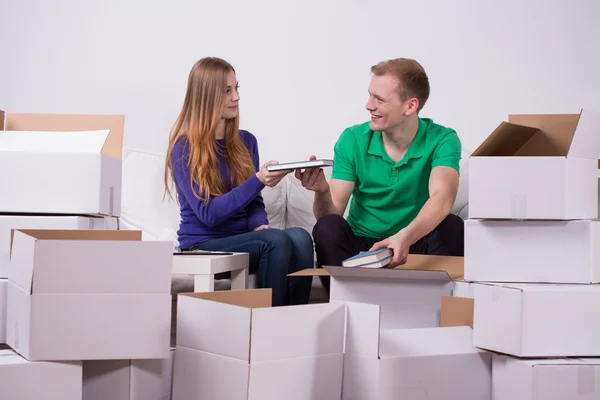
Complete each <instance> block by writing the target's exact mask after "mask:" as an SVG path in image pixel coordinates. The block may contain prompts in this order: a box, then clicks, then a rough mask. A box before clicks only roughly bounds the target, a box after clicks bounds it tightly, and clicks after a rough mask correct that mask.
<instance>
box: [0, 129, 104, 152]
mask: <svg viewBox="0 0 600 400" xmlns="http://www.w3.org/2000/svg"><path fill="white" fill-rule="evenodd" d="M109 133H110V131H109V130H102V131H86V132H75V131H73V132H40V131H0V150H1V151H5V152H30V153H91V154H99V153H101V152H102V148H103V146H104V144H105V142H106V140H107V138H108V135H109Z"/></svg>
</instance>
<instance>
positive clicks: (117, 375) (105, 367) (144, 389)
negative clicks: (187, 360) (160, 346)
mask: <svg viewBox="0 0 600 400" xmlns="http://www.w3.org/2000/svg"><path fill="white" fill-rule="evenodd" d="M174 355H175V349H174V348H171V351H170V352H169V358H164V359H153V360H97V361H84V362H83V400H107V399H110V400H166V399H170V398H171V390H172V383H173V362H174Z"/></svg>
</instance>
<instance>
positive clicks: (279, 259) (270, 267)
mask: <svg viewBox="0 0 600 400" xmlns="http://www.w3.org/2000/svg"><path fill="white" fill-rule="evenodd" d="M313 249H314V248H313V242H312V238H311V236H310V234H309V233H308V232H307V231H306V230H304V229H302V228H288V229H284V230H280V229H263V230H259V231H253V232H248V233H243V234H239V235H233V236H229V237H226V238H222V239H213V240H209V241H208V242H204V243H198V244H195V245H193V246H190V250H211V251H228V252H240V253H249V255H250V270H249V272H250V273H254V272H257V285H258V287H259V288H271V290H272V294H273V302H272V305H273V306H282V305H297V304H307V303H308V299H309V297H310V290H311V286H312V277H288V276H287V275H288V274H290V273H292V272H296V271H300V270H303V269H306V268H314V252H313V251H314V250H313ZM219 275H221V274H217V275H216V276H215V278H217V279H218V278H221V276H223V275H225V276H227V275H230V274H229V273H224V274H223V275H221V276H219Z"/></svg>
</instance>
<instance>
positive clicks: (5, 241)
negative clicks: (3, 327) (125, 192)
mask: <svg viewBox="0 0 600 400" xmlns="http://www.w3.org/2000/svg"><path fill="white" fill-rule="evenodd" d="M117 222H118V220H117V218H114V217H82V216H66V215H61V216H47V215H0V278H8V268H9V264H10V238H11V234H10V232H11V230H12V229H86V230H96V229H98V230H116V229H117V227H118V224H117Z"/></svg>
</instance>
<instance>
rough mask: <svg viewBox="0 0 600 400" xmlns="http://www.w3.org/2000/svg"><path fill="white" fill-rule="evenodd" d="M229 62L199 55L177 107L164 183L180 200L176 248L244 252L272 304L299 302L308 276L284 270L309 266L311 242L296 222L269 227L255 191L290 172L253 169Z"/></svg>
mask: <svg viewBox="0 0 600 400" xmlns="http://www.w3.org/2000/svg"><path fill="white" fill-rule="evenodd" d="M239 100H240V96H239V93H238V83H237V78H236V74H235V71H234V69H233V67H232V66H231V65H230V64H229V63H228V62H226V61H224V60H221V59H219V58H212V57H208V58H203V59H201V60H199V61H198V62H197V63H196V64H195V65H194V66H193V68H192V70H191V72H190V75H189V78H188V86H187V92H186V96H185V100H184V104H183V108H182V110H181V112H180V114H179V117H178V118H177V120H176V122H175V124H174V126H173V129H172V130H171V134H170V137H169V147H168V150H167V158H166V165H165V167H166V168H165V186H166V192H167V193H168V194H169V195H171V191H170V190H169V184H168V181H169V178H171V179H173V182H174V183H175V187H176V190H177V198H178V201H179V204H180V214H181V223H180V227H179V231H178V232H177V234H178V236H179V247H180V248H181V249H189V250H213V251H232V252H244V253H249V255H250V273H253V272H256V273H257V277H258V279H257V285H258V286H259V287H261V288H271V289H272V293H273V303H272V304H273V306H281V305H295V304H306V303H308V298H309V296H310V289H311V278H308V277H307V278H304V277H302V278H299V277H295V278H288V277H287V275H288V274H289V273H292V272H295V271H299V270H302V269H305V268H313V262H314V261H313V259H314V255H313V254H314V253H313V242H312V238H311V237H310V235H309V234H308V232H307V231H305V230H304V229H301V228H290V229H285V230H279V229H271V227H270V226H269V221H268V220H267V213H266V211H265V205H264V203H263V198H262V196H261V190H262V189H263V188H264V187H265V186H270V187H274V186H276V185H277V184H278V183H279V182H280V181H281V180H282V179H283V178H284V177H285V175H287V173H289V172H268V171H267V168H266V167H267V165H268V164H270V163H271V162H269V163H266V164H264V165H263V166H262V167H261V168H259V158H258V144H257V141H256V138H255V137H254V136H253V135H252V134H251V133H250V132H248V131H244V130H239V129H238V127H239V108H238V102H239Z"/></svg>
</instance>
